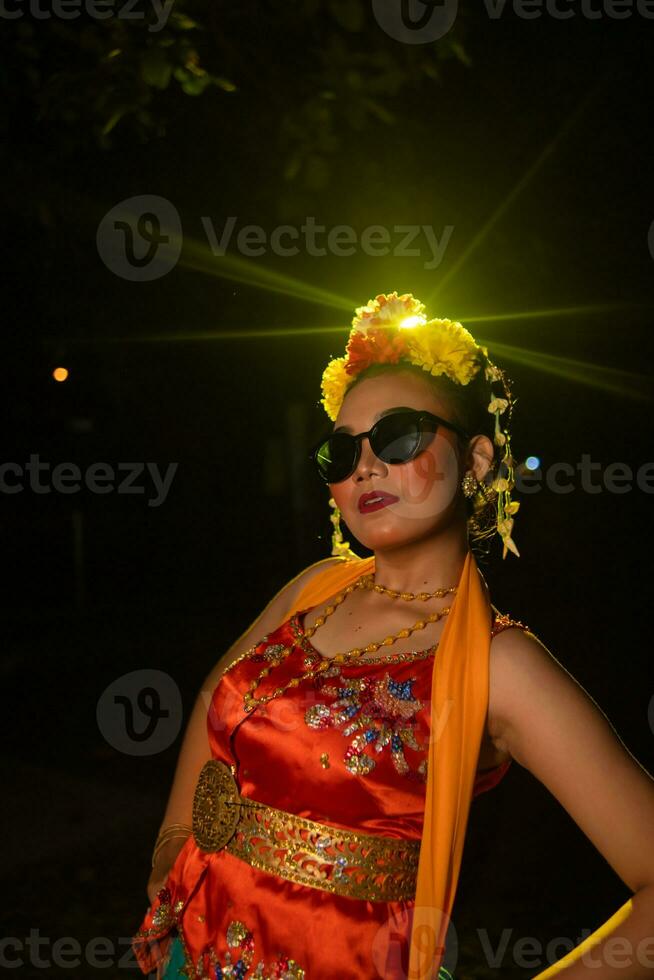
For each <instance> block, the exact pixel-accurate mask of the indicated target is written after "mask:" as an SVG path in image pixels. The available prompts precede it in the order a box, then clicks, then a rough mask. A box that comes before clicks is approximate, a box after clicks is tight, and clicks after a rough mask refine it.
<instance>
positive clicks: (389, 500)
mask: <svg viewBox="0 0 654 980" xmlns="http://www.w3.org/2000/svg"><path fill="white" fill-rule="evenodd" d="M399 499H400V498H399V497H395V496H393V494H392V493H384V492H383V491H381V490H377V491H372V492H371V493H362V494H361V496H360V497H359V511H360V512H361V513H362V514H369V513H370V512H371V511H373V510H381V508H382V507H386V506H387V504H393V503H395V501H396V500H399Z"/></svg>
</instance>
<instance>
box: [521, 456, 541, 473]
mask: <svg viewBox="0 0 654 980" xmlns="http://www.w3.org/2000/svg"><path fill="white" fill-rule="evenodd" d="M525 466H526V467H527V469H528V470H537V469H538V467H539V466H540V460H539V458H538V456H527V458H526V460H525Z"/></svg>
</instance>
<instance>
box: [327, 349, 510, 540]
mask: <svg viewBox="0 0 654 980" xmlns="http://www.w3.org/2000/svg"><path fill="white" fill-rule="evenodd" d="M479 362H480V368H479V370H478V371H477V373H476V374H475V376H474V378H472V380H471V381H469V382H468V384H467V385H461V384H458V383H457V382H456V381H452V380H451V378H448V377H447V375H444V374H443V375H438V376H435V375H432V374H428V373H427V372H426V371H424V370H423V369H422V368H421V367H419V366H418V365H416V364H410V363H408V362H406V361H400V362H399V363H398V364H371V365H370V367H368V368H365V369H364V370H363V371H362V372H361V373H360V374H358V375H357V377H356V378H355V380H354V381H353V382H352V384H351V385H349V387H348V388H347V392H346V394H348V393H349V392H350V391H352V389H353V388H354V387H355V386H356V385H357V384H359V383H360V382H361V381H364V380H365V379H366V378H372V377H376V376H377V375H380V374H388V373H391V372H393V373H397V372H399V371H403V372H407V373H410V374H414V375H415V376H416V377H420V378H422V379H423V381H426V382H427V383H428V384H429V385H430V386H431V387H432V388H433V389H434V392H435V394H437V395H438V396H439V397H441V398H443V399H444V400H445V401H446V402H447V404H448V406H449V408H450V412H451V416H450V417H451V420H452V421H453V422H456V423H458V424H459V425H460V426H461V428H462V429H464V431H465V432H468V433H469V434H470V436H471V437H472V436H476V435H485V436H488V438H489V439H490V441H491V442H492V443H493V461H492V464H491V466H490V467H489V470H488V473H487V474H486V476H485V477H484V480H483V482H482V484H481V489H480V491H479V492H478V493H477V494H475V496H474V497H465V498H464V500H465V505H466V514H467V523H468V536H469V539H470V544H471V547H472V548H473V550H476V551H477V553H478V554H479V555H486V554H487V553H488V550H489V545H490V541H491V540H492V537H493V534H494V532H495V529H496V526H497V496H498V495H497V491H495V490H493V489H492V487H491V483H492V482H493V480H494V479H495V477H496V476H497V475H498V474H500V475H501V466H500V462H501V458H502V456H503V452H504V449H503V447H502V446H496V445H495V443H494V441H493V437H494V434H495V416H494V415H493V414H492V413H491V412H489V411H488V405H489V403H490V401H491V399H492V397H493V389H492V383H491V382H490V381H489V380H488V379H487V378H486V373H485V367H486V365H487V364H488V359H487V357H486V355H485V354H484V353H483V351H481V350H480V351H479ZM457 442H458V444H459V447H460V449H461V450H462V451H465V450H466V449H467V446H468V443H467V442H466V440H465V439H463V437H462V436H459V435H457Z"/></svg>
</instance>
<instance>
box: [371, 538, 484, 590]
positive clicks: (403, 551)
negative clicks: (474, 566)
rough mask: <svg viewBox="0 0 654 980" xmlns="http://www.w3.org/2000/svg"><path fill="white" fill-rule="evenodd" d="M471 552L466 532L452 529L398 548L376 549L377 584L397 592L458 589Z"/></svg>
mask: <svg viewBox="0 0 654 980" xmlns="http://www.w3.org/2000/svg"><path fill="white" fill-rule="evenodd" d="M468 551H469V545H468V540H467V535H466V531H465V528H463V533H461V530H460V529H459V528H458V527H450V528H446V529H444V530H441V531H439V532H438V533H437V534H435V535H433V536H431V537H427V538H421V539H420V540H419V541H411V542H408V543H407V544H403V545H402V546H400V547H395V548H377V549H375V582H378V583H379V584H380V585H384V586H385V587H386V588H387V589H394V590H395V591H397V592H433V591H435V590H436V589H438V588H447V587H448V586H452V585H457V584H458V582H459V579H460V578H461V572H462V571H463V565H464V563H465V560H466V556H467V554H468Z"/></svg>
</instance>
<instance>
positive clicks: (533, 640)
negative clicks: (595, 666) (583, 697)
mask: <svg viewBox="0 0 654 980" xmlns="http://www.w3.org/2000/svg"><path fill="white" fill-rule="evenodd" d="M514 622H515V621H514V620H511V619H510V617H508V616H504V615H502V614H499V615H498V616H497V617H496V627H497V626H499V630H498V632H497V633H495V632H494V634H493V636H492V637H491V644H490V658H489V685H488V686H489V690H488V733H489V735H490V737H491V739H492V741H493V743H494V745H495V747H496V748H497V749H498V750H499V751H500V752H501V753H502V754H503V755H505V756H506V757H507V758H508V757H509V756H511V755H512V753H511V752H510V751H509V749H508V745H507V742H506V740H504V739H503V734H505V730H506V728H507V726H508V724H509V719H511V718H512V717H513V716H514V713H515V701H516V699H517V698H519V697H523V696H524V693H523V692H524V691H525V690H526V689H527V688H528V689H531V690H533V689H535V688H537V686H538V683H539V681H540V682H543V681H545V680H546V678H547V677H548V676H549V677H550V678H551V677H552V675H553V674H554V673H556V672H561V673H563V674H565V676H566V677H567V678H568V679H569V681H570V682H571V683H573V684H576V683H577V682H576V681H575V680H574V678H573V677H572V675H571V674H569V673H568V672H567V671H566V670H565V668H564V667H563V665H562V664H561V663H559V661H558V660H557V659H556V658H555V657H554V656H553V655H552V653H550V651H549V650H548V649H547V647H546V646H545V644H544V643H542V642H541V640H539V638H538V637H537V636H536V635H535V634H534V633H532V631H531V630H530V629H528V628H526V627H524V626H523V625H522V624H519V625H512V624H513V623H514Z"/></svg>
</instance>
